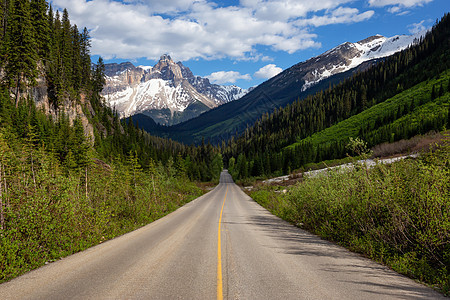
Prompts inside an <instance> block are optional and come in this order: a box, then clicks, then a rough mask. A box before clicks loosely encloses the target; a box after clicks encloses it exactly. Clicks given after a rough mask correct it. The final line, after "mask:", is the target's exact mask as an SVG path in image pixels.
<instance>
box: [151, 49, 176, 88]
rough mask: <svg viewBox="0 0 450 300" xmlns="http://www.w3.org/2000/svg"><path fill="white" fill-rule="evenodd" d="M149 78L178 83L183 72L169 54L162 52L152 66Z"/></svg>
mask: <svg viewBox="0 0 450 300" xmlns="http://www.w3.org/2000/svg"><path fill="white" fill-rule="evenodd" d="M151 78H160V79H163V80H172V81H173V82H174V83H175V84H178V83H180V82H181V81H182V80H183V74H182V72H181V69H180V66H179V65H178V64H176V63H175V62H174V61H173V60H172V58H171V57H170V55H168V54H164V55H162V56H161V58H160V59H159V61H158V63H157V64H156V65H155V66H154V67H153V69H152V76H151Z"/></svg>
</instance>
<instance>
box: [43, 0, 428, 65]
mask: <svg viewBox="0 0 450 300" xmlns="http://www.w3.org/2000/svg"><path fill="white" fill-rule="evenodd" d="M416 1H418V0H416ZM421 1H427V0H421ZM351 2H353V1H352V0H323V1H289V0H265V1H263V0H241V2H240V4H239V6H219V5H218V4H216V3H214V2H212V1H211V0H196V1H188V0H164V1H162V0H122V2H120V1H114V0H90V1H88V0H52V1H51V3H52V5H53V6H54V8H59V9H62V8H67V9H68V11H69V14H70V18H71V20H72V21H73V22H74V23H76V24H77V25H78V27H80V28H82V27H87V28H88V29H89V30H90V32H91V36H92V49H91V52H92V54H94V55H102V56H103V57H104V58H105V59H111V58H123V59H130V60H132V59H137V58H141V57H146V58H149V59H158V58H159V56H160V55H161V54H163V53H170V54H171V55H172V56H173V57H176V58H177V59H179V60H181V61H186V60H189V59H196V58H203V59H218V58H232V59H236V60H258V59H263V58H267V56H265V55H263V54H262V53H260V52H258V50H257V48H259V47H260V46H262V47H267V48H269V49H272V50H275V51H284V52H287V53H294V52H296V51H298V50H302V49H308V48H318V47H320V46H321V44H320V43H319V42H317V41H316V39H317V35H316V34H314V33H312V32H311V28H310V26H311V25H312V26H323V25H327V24H335V23H352V22H361V21H364V20H367V19H369V18H371V17H372V15H373V12H372V11H366V12H359V11H358V10H357V9H354V8H349V7H342V5H344V4H346V3H349V4H351Z"/></svg>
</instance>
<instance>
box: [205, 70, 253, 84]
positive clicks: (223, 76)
mask: <svg viewBox="0 0 450 300" xmlns="http://www.w3.org/2000/svg"><path fill="white" fill-rule="evenodd" d="M206 77H207V78H209V80H211V82H213V83H216V84H225V83H235V82H236V80H239V79H244V80H251V79H252V77H251V76H250V75H249V74H241V73H239V72H236V71H219V72H214V73H211V74H210V75H207V76H206Z"/></svg>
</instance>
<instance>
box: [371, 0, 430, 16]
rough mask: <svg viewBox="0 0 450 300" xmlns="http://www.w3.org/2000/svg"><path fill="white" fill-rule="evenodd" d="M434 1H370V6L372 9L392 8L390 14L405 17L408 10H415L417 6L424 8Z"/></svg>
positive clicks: (389, 9) (389, 10)
mask: <svg viewBox="0 0 450 300" xmlns="http://www.w3.org/2000/svg"><path fill="white" fill-rule="evenodd" d="M432 1H433V0H369V5H370V6H372V7H385V6H390V7H389V8H388V9H387V10H388V12H390V13H393V14H398V15H403V14H406V13H407V11H405V9H407V8H413V7H416V6H423V5H425V4H427V3H430V2H432Z"/></svg>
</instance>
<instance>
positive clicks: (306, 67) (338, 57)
mask: <svg viewBox="0 0 450 300" xmlns="http://www.w3.org/2000/svg"><path fill="white" fill-rule="evenodd" d="M426 32H427V31H422V32H419V33H417V34H415V35H397V36H394V37H390V38H386V37H384V36H382V35H374V36H371V37H368V38H366V39H364V40H361V41H359V42H356V43H350V42H346V43H343V44H341V45H339V46H337V47H335V48H333V49H331V50H329V51H327V52H325V53H323V54H321V55H319V56H316V57H313V58H311V59H309V60H307V61H305V62H302V63H300V64H297V65H298V66H299V67H301V69H303V71H306V74H305V75H304V76H303V80H304V81H305V82H304V84H303V86H302V91H305V90H306V89H308V88H309V87H311V86H313V85H314V84H316V83H318V82H319V81H321V80H323V79H325V78H327V77H330V76H332V75H334V74H337V73H342V72H345V71H348V70H350V69H353V68H355V67H357V66H359V65H361V64H362V63H363V62H366V61H369V60H373V59H377V58H382V57H386V56H389V55H392V54H394V53H395V52H398V51H401V50H403V49H406V48H407V47H409V46H410V45H412V44H415V43H418V42H419V40H420V38H421V37H422V36H424V35H425V34H426Z"/></svg>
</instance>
